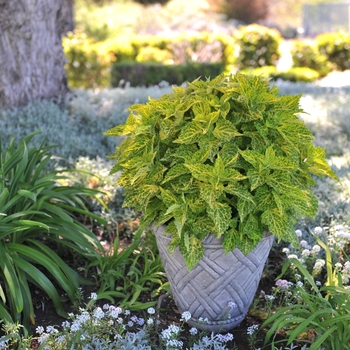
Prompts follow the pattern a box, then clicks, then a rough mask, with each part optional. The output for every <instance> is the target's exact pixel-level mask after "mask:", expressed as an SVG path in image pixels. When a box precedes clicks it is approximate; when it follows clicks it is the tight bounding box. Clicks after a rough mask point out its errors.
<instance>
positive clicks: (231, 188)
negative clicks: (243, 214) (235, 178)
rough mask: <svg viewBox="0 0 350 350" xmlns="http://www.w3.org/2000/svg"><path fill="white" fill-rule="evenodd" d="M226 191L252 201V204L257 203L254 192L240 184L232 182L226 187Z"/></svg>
mask: <svg viewBox="0 0 350 350" xmlns="http://www.w3.org/2000/svg"><path fill="white" fill-rule="evenodd" d="M224 191H225V192H227V193H229V194H232V195H234V196H237V197H238V198H240V199H242V200H244V201H247V202H251V204H253V205H255V201H254V198H253V196H252V194H251V193H250V192H249V191H248V190H247V189H245V188H244V187H243V186H242V185H240V184H237V183H230V184H228V185H227V186H225V187H224Z"/></svg>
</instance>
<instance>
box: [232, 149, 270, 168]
mask: <svg viewBox="0 0 350 350" xmlns="http://www.w3.org/2000/svg"><path fill="white" fill-rule="evenodd" d="M238 152H239V154H240V155H241V156H242V157H243V158H244V159H245V160H246V161H247V162H248V163H250V164H252V165H253V167H254V168H259V165H260V164H262V163H263V162H264V158H265V157H264V156H263V155H262V154H260V153H259V152H256V151H250V150H245V151H242V150H238Z"/></svg>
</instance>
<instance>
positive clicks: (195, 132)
mask: <svg viewBox="0 0 350 350" xmlns="http://www.w3.org/2000/svg"><path fill="white" fill-rule="evenodd" d="M201 135H202V128H201V126H200V125H199V124H198V123H194V122H191V123H189V124H186V125H185V126H184V127H183V128H182V130H181V132H180V136H179V137H178V138H177V139H176V140H174V141H173V142H175V143H182V144H190V143H193V142H197V141H198V140H199V139H200V136H201Z"/></svg>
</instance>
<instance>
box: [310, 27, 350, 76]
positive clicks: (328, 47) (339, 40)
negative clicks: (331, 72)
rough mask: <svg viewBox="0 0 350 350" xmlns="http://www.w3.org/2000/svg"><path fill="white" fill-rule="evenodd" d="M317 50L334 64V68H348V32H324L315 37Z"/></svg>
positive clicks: (349, 48)
mask: <svg viewBox="0 0 350 350" xmlns="http://www.w3.org/2000/svg"><path fill="white" fill-rule="evenodd" d="M316 43H317V45H318V47H319V50H320V52H321V53H322V54H324V55H325V56H326V57H327V59H328V60H329V61H330V62H331V63H333V64H334V66H335V68H336V69H338V70H340V71H344V70H346V69H349V68H350V34H349V33H344V32H339V33H325V34H320V35H318V36H317V37H316Z"/></svg>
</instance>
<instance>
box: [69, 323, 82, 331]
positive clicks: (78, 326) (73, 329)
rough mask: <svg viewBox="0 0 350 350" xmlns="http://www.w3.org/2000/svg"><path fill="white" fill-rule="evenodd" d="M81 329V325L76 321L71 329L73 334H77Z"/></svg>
mask: <svg viewBox="0 0 350 350" xmlns="http://www.w3.org/2000/svg"><path fill="white" fill-rule="evenodd" d="M79 329H80V323H79V322H76V321H74V322H73V323H72V326H71V327H70V330H71V332H76V331H78V330H79Z"/></svg>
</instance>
